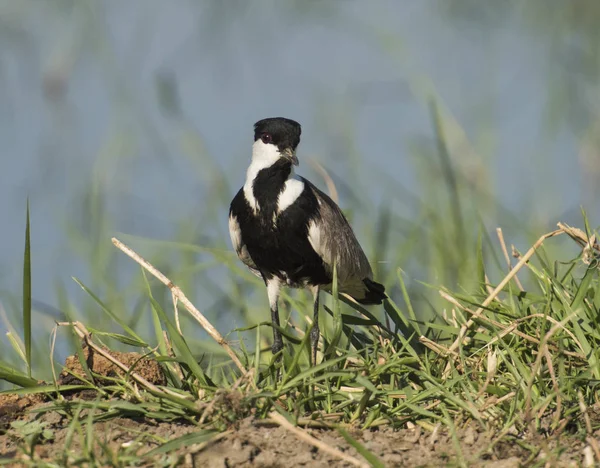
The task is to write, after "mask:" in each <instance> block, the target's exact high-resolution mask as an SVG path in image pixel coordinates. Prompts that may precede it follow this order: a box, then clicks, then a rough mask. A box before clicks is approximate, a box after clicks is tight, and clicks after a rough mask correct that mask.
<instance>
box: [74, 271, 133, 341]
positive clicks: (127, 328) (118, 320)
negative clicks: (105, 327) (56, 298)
mask: <svg viewBox="0 0 600 468" xmlns="http://www.w3.org/2000/svg"><path fill="white" fill-rule="evenodd" d="M73 281H75V282H76V283H77V284H78V285H79V286H81V289H83V290H84V291H85V292H86V293H88V294H89V296H90V297H91V298H92V299H94V301H95V302H96V304H98V305H99V306H100V308H101V309H102V310H103V311H104V312H106V314H107V315H108V316H109V317H110V318H112V319H113V320H114V321H115V322H116V323H118V324H119V325H120V326H121V328H122V329H123V330H125V331H126V332H127V333H129V335H130V336H132V337H133V338H134V339H136V340H137V341H139V342H144V340H142V338H140V336H139V335H138V334H137V333H136V332H135V331H133V329H132V328H131V327H130V326H129V325H127V324H126V323H125V321H124V320H123V319H121V317H119V316H118V315H117V314H115V313H114V312H113V311H112V310H110V309H109V308H108V307H107V305H106V304H104V302H102V301H101V300H100V298H99V297H98V296H96V295H95V294H94V293H93V292H92V291H91V290H90V289H89V288H88V287H87V286H86V285H85V284H83V283H82V282H81V281H79V280H78V279H77V278H75V277H73Z"/></svg>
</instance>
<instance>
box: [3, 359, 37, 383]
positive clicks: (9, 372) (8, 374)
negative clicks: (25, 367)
mask: <svg viewBox="0 0 600 468" xmlns="http://www.w3.org/2000/svg"><path fill="white" fill-rule="evenodd" d="M0 380H6V381H7V382H10V383H12V384H14V385H19V386H20V387H35V386H36V385H37V380H35V379H32V378H31V376H29V375H26V374H23V373H22V372H19V371H18V370H17V369H14V368H12V367H11V366H9V365H8V364H4V363H3V362H0Z"/></svg>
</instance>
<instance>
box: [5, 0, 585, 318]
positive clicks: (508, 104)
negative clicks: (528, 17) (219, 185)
mask: <svg viewBox="0 0 600 468" xmlns="http://www.w3.org/2000/svg"><path fill="white" fill-rule="evenodd" d="M319 3H320V2H294V5H295V6H292V2H289V3H286V2H281V3H279V2H273V1H267V0H263V1H253V2H245V1H235V2H234V1H232V2H191V1H184V0H171V1H169V2H163V1H158V0H129V1H127V2H123V1H122V0H105V1H91V0H90V1H87V2H66V1H63V2H59V1H54V2H44V4H43V5H42V4H40V3H39V2H26V1H22V2H4V3H2V7H1V8H0V142H1V145H0V147H1V148H2V154H1V156H0V215H1V218H0V219H1V220H2V222H1V223H0V228H1V229H0V303H1V304H2V305H3V307H4V308H5V309H7V310H14V307H15V302H14V301H15V300H16V301H18V300H20V299H19V294H18V291H19V288H20V284H21V274H22V273H21V269H22V251H23V232H24V224H25V203H26V198H27V197H28V196H29V198H30V203H31V220H32V245H33V262H34V265H33V268H34V277H33V281H34V297H35V299H36V300H37V301H39V302H41V303H43V304H46V305H48V306H58V302H57V299H56V295H55V285H56V283H57V282H60V283H62V284H65V285H67V287H68V292H69V296H70V297H73V300H75V301H77V299H76V298H77V297H78V295H81V294H83V293H82V292H81V291H80V290H78V288H77V287H76V286H75V285H74V283H72V281H71V279H70V278H71V276H78V277H81V278H82V279H84V280H85V281H93V278H92V276H91V275H90V273H89V271H88V266H89V257H90V255H89V252H88V253H86V249H88V250H89V249H92V250H93V249H96V248H98V247H97V245H94V244H92V245H91V246H87V247H86V246H85V245H82V244H81V242H80V240H79V241H78V240H75V239H72V238H70V237H69V236H67V235H66V232H67V231H68V230H69V229H71V227H72V226H73V225H77V226H80V227H82V229H84V230H85V229H87V230H88V231H89V232H90V234H89V238H90V239H92V238H93V239H96V241H95V242H98V243H99V244H98V245H103V246H105V247H106V248H108V249H110V248H111V247H110V240H109V239H110V237H111V236H113V235H115V234H117V233H129V234H135V235H140V236H145V237H151V238H159V239H171V238H173V237H174V236H175V234H176V231H177V228H178V226H181V221H182V220H186V221H187V222H188V223H189V224H190V225H191V226H193V227H194V229H195V230H196V232H197V233H198V234H197V240H198V241H200V240H201V241H202V243H203V244H204V245H207V246H215V247H219V248H223V249H226V248H227V245H228V239H227V238H226V225H227V219H226V212H227V209H228V207H227V204H226V203H223V204H222V206H220V209H222V212H223V216H221V217H220V218H218V221H217V222H216V224H215V223H214V222H213V221H212V218H210V217H208V216H207V215H206V213H207V208H206V206H207V205H211V206H212V208H210V209H219V206H216V207H214V206H213V205H215V203H214V200H213V199H212V198H211V197H213V194H214V192H213V190H214V182H211V181H214V179H215V177H216V175H215V174H216V173H217V172H216V169H215V168H214V167H212V166H211V163H210V162H209V161H211V160H213V159H216V160H217V168H220V169H221V170H223V171H224V173H225V178H226V183H227V184H228V186H229V189H228V190H229V191H230V193H231V196H233V194H234V193H235V190H237V188H239V186H241V184H242V182H243V178H244V173H245V170H246V167H247V164H248V161H249V156H250V145H251V141H252V140H251V139H252V124H253V123H254V122H255V121H256V120H258V119H261V118H264V117H267V116H285V117H290V118H293V119H296V120H298V121H299V122H301V123H302V125H303V138H302V144H301V147H300V151H299V156H300V158H301V166H300V169H299V172H300V173H302V175H306V176H309V177H310V178H313V179H315V181H317V182H320V180H319V178H318V176H317V175H316V174H315V172H314V171H313V170H312V169H311V168H310V166H309V164H308V163H307V160H308V159H309V158H314V159H316V160H318V161H319V162H320V163H321V164H323V165H324V166H325V167H327V169H328V170H329V171H330V172H331V173H332V174H333V175H334V176H335V178H337V179H338V180H343V179H344V178H345V177H349V178H350V179H351V180H353V181H357V180H358V181H360V182H356V183H360V186H359V187H360V190H361V193H362V194H363V195H362V196H363V197H364V198H365V199H367V200H369V202H368V203H365V204H364V205H357V206H358V208H357V209H358V211H359V212H358V213H357V217H358V219H361V220H363V221H364V220H366V219H368V217H369V211H368V208H367V207H368V206H377V205H379V204H380V203H382V201H383V200H384V198H383V197H384V196H386V191H385V190H384V188H383V187H382V186H381V184H380V183H379V182H378V181H379V180H381V178H382V177H383V175H385V176H390V177H391V178H392V179H393V180H395V181H397V183H399V184H401V185H402V186H403V187H405V188H406V189H408V190H410V191H411V192H413V193H414V194H415V195H416V196H418V194H419V192H420V191H421V190H422V187H421V185H420V184H421V183H422V179H419V178H418V177H416V173H415V169H414V167H415V158H417V157H418V155H417V154H416V153H415V151H414V147H415V145H420V144H425V145H426V146H427V147H432V148H433V147H434V145H433V143H432V141H431V137H432V135H433V132H432V121H431V115H430V111H429V108H428V100H427V97H428V96H436V98H437V100H438V102H439V104H440V106H441V107H443V108H445V109H447V110H448V111H449V112H451V114H452V115H453V116H454V118H455V119H456V121H457V122H458V123H459V124H460V126H461V127H462V129H463V130H464V131H465V132H466V137H467V138H468V139H469V141H470V144H471V145H472V150H469V151H467V150H466V149H465V150H464V151H463V150H461V147H460V146H459V147H457V148H455V151H454V152H453V154H452V157H453V161H454V163H455V164H456V166H457V167H458V168H461V170H464V171H472V174H473V175H472V177H473V178H474V180H475V181H476V180H477V177H478V176H477V174H478V171H479V169H481V168H483V169H484V170H485V172H486V173H487V174H488V175H489V174H491V176H489V179H486V181H485V182H484V183H485V184H486V185H487V186H488V188H489V191H490V193H491V194H492V195H493V196H494V197H495V198H496V199H497V200H498V201H499V203H500V204H501V205H502V206H504V207H505V208H507V209H508V210H510V211H512V212H514V213H515V214H516V215H517V216H518V215H519V214H522V215H524V216H534V217H535V218H536V220H538V221H541V222H542V223H547V224H548V226H552V225H553V224H554V223H555V222H556V221H558V220H561V219H562V220H564V219H573V216H576V215H577V212H578V209H579V208H578V207H579V205H580V204H584V205H586V206H587V207H588V208H589V209H590V210H591V211H592V213H591V214H592V215H593V214H594V209H595V208H594V207H593V206H590V205H591V201H592V199H591V198H589V197H590V193H592V192H590V191H589V190H588V188H589V187H588V185H586V183H587V182H589V181H587V182H586V178H585V177H584V176H583V175H582V172H583V171H582V169H581V166H580V164H579V162H578V161H579V160H578V155H579V151H580V144H581V129H582V128H585V126H586V125H585V122H583V124H582V122H581V121H577V122H576V125H569V124H568V123H567V124H565V123H564V122H560V123H558V124H556V125H554V126H553V125H551V124H552V122H551V121H550V120H551V119H550V116H549V106H548V99H549V92H548V89H549V88H548V86H549V76H548V71H549V70H550V69H551V68H550V66H551V65H554V68H553V69H554V70H556V64H552V63H550V62H551V61H552V60H553V59H552V55H551V54H550V53H549V52H550V49H551V46H550V44H549V41H548V39H547V37H544V36H540V35H539V34H534V33H533V32H532V30H531V26H530V25H529V24H528V23H527V22H526V21H524V20H523V18H522V17H521V16H520V13H521V11H520V10H518V9H517V8H516V7H515V8H512V7H510V6H507V7H506V8H505V9H504V11H503V12H502V15H501V17H499V18H498V19H495V17H494V16H492V17H491V18H490V17H489V16H484V17H481V18H478V17H475V18H464V17H456V16H453V15H450V14H449V13H448V10H447V9H446V8H443V7H442V5H443V2H438V1H435V0H419V1H404V2H395V1H392V0H390V1H379V2H368V4H367V3H365V2H358V1H344V2H335V3H334V2H327V4H328V5H329V6H325V7H324V6H321V5H319ZM323 3H325V2H323ZM282 5H283V6H282ZM285 5H288V6H285ZM557 34H558V33H557ZM565 73H566V71H565ZM158 82H160V83H163V85H162V87H161V88H160V89H163V90H166V91H165V92H166V93H167V94H168V92H169V89H170V88H169V83H176V96H177V97H176V99H175V100H176V103H175V104H174V107H171V108H170V109H171V110H170V111H169V109H166V110H165V107H164V106H162V105H161V103H160V99H159V98H158V94H157V89H158V88H159V87H160V86H158V85H157V83H158ZM164 83H166V84H164ZM590 86H591V88H590V89H589V90H588V91H589V92H593V91H594V86H593V85H590ZM565 91H568V90H565ZM595 91H597V87H596V88H595ZM166 100H167V101H169V98H168V97H167V98H166ZM167 107H168V106H167ZM582 115H585V113H584V112H583V110H582ZM588 124H589V123H588ZM192 134H193V135H196V136H198V137H200V138H201V145H202V146H198V145H200V143H199V140H195V139H191V137H190V135H192ZM186 135H187V136H186ZM200 147H201V148H202V149H201V150H200V149H199V148H200ZM203 155H204V156H203ZM203 157H204V158H205V159H203ZM478 168H479V169H478ZM549 182H550V183H549ZM431 183H437V182H436V181H435V180H432V181H431ZM89 187H96V189H97V190H98V191H100V192H101V193H102V194H103V195H104V196H105V197H106V209H107V212H108V215H109V217H110V218H111V219H113V220H114V223H113V224H110V225H98V226H86V225H85V224H86V222H85V219H86V217H85V215H84V212H82V209H81V206H80V202H81V200H79V197H80V194H81V193H82V192H83V191H85V190H86V189H88V188H89ZM357 187H358V186H357ZM208 200H212V201H213V203H212V204H211V203H209V202H208ZM351 202H352V200H351V198H349V196H348V198H346V199H344V192H343V191H342V200H341V203H342V205H343V206H344V207H345V208H349V206H348V205H349V204H350V203H351ZM210 209H208V211H210ZM398 209H399V210H403V207H402V206H399V207H398ZM361 210H362V212H361ZM208 219H211V221H210V222H209V223H206V222H203V220H208ZM214 219H217V218H214ZM574 219H577V218H574ZM359 232H360V228H359ZM224 236H225V237H224ZM84 239H85V237H84ZM125 263H126V262H125ZM132 271H135V270H132ZM106 274H107V275H110V274H111V273H109V272H107V273H106ZM91 286H92V289H93V284H92V285H91ZM197 293H198V295H200V296H201V298H203V302H204V303H211V301H212V300H214V298H211V288H210V287H204V288H203V287H200V289H199V290H198V291H197ZM79 297H80V296H79ZM17 305H18V302H17ZM40 323H42V322H40ZM43 323H45V324H47V325H51V322H43ZM0 330H5V324H4V323H3V322H1V321H0Z"/></svg>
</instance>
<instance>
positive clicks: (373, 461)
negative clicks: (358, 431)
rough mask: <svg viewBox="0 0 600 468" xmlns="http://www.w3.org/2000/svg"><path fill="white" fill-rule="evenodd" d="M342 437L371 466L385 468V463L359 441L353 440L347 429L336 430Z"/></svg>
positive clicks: (339, 428)
mask: <svg viewBox="0 0 600 468" xmlns="http://www.w3.org/2000/svg"><path fill="white" fill-rule="evenodd" d="M336 429H337V431H338V432H339V433H340V435H341V436H342V437H343V438H344V439H345V440H346V442H348V443H349V444H350V445H352V447H354V449H355V450H356V451H357V452H358V453H360V454H361V455H362V456H363V457H364V459H365V460H367V461H368V462H369V465H371V466H373V467H375V468H385V465H384V464H383V462H382V461H381V460H380V459H379V458H377V456H375V454H374V453H373V452H371V451H370V450H368V449H367V448H366V447H365V446H364V445H363V444H361V443H360V442H359V441H358V440H356V439H355V438H353V437H352V436H351V435H350V434H349V433H348V432H347V431H346V430H345V429H342V428H341V427H338V428H336Z"/></svg>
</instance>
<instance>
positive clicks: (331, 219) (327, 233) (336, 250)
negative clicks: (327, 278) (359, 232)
mask: <svg viewBox="0 0 600 468" xmlns="http://www.w3.org/2000/svg"><path fill="white" fill-rule="evenodd" d="M304 183H305V184H306V185H307V186H308V187H309V188H310V189H311V190H312V192H313V193H314V195H315V197H316V198H317V202H318V204H319V213H318V215H317V217H316V218H314V219H313V220H312V221H311V222H310V224H309V231H308V235H309V241H310V243H311V246H312V248H313V249H314V250H315V251H316V252H317V254H318V255H319V256H320V257H321V258H322V259H323V262H324V263H325V265H326V266H327V268H328V269H329V270H330V271H332V270H333V264H334V259H335V260H336V265H337V273H338V282H339V284H340V285H341V286H344V285H345V286H346V287H345V288H344V289H354V288H353V285H355V286H356V287H357V288H360V289H361V290H362V289H363V288H364V284H363V280H364V279H365V278H369V279H371V278H372V277H373V271H372V270H371V265H370V264H369V260H368V259H367V256H366V255H365V253H364V252H363V250H362V248H361V246H360V244H359V243H358V240H357V239H356V236H355V235H354V232H353V231H352V227H350V224H349V223H348V220H347V219H346V217H345V216H344V214H343V213H342V210H340V208H339V206H337V204H336V203H335V202H334V201H333V200H332V199H331V198H329V196H328V195H326V194H325V193H323V192H322V191H321V190H319V189H318V188H317V187H315V186H314V185H313V184H312V183H310V182H309V181H307V180H306V179H304Z"/></svg>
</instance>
